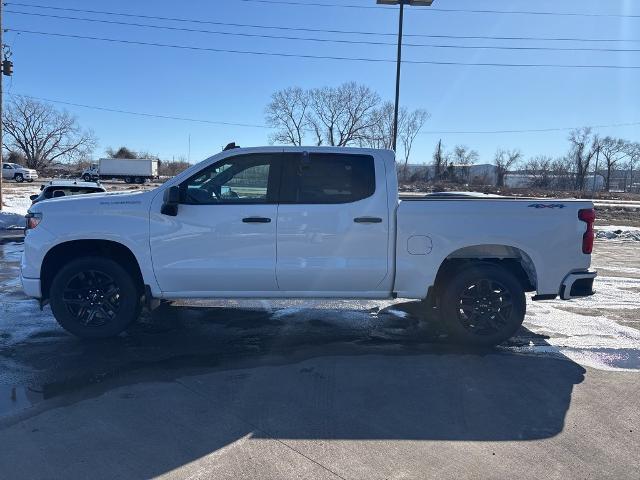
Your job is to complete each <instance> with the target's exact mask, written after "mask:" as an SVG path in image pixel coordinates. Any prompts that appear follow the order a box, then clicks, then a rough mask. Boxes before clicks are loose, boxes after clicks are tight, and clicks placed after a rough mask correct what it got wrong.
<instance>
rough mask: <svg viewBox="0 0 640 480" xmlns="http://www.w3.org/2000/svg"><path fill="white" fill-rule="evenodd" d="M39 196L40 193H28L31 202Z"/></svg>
mask: <svg viewBox="0 0 640 480" xmlns="http://www.w3.org/2000/svg"><path fill="white" fill-rule="evenodd" d="M39 196H40V195H30V196H29V200H31V201H32V202H33V201H34V200H35V199H36V198H38V197H39Z"/></svg>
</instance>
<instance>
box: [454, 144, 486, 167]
mask: <svg viewBox="0 0 640 480" xmlns="http://www.w3.org/2000/svg"><path fill="white" fill-rule="evenodd" d="M478 158H479V155H478V152H476V151H475V150H471V149H469V147H467V146H466V145H456V147H455V148H454V149H453V153H452V155H451V161H452V162H453V163H454V164H456V165H462V166H469V165H473V164H474V163H476V162H477V161H478Z"/></svg>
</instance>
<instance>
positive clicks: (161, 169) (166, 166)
mask: <svg viewBox="0 0 640 480" xmlns="http://www.w3.org/2000/svg"><path fill="white" fill-rule="evenodd" d="M190 166H191V164H190V163H189V162H188V161H187V159H186V157H184V156H180V157H178V158H177V159H176V160H171V161H170V162H167V161H165V162H160V164H159V165H158V173H159V174H160V175H161V176H165V177H175V176H176V175H178V174H179V173H181V172H183V171H184V170H186V169H187V168H189V167H190Z"/></svg>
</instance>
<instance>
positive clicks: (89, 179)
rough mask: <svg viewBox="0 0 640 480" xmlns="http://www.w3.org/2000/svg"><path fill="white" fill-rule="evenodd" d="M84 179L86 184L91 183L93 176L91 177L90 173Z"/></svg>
mask: <svg viewBox="0 0 640 480" xmlns="http://www.w3.org/2000/svg"><path fill="white" fill-rule="evenodd" d="M82 179H83V180H84V181H85V182H90V181H91V175H89V174H88V173H85V174H84V176H83V177H82Z"/></svg>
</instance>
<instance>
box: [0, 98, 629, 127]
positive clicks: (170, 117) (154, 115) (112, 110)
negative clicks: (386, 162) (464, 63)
mask: <svg viewBox="0 0 640 480" xmlns="http://www.w3.org/2000/svg"><path fill="white" fill-rule="evenodd" d="M8 95H9V96H12V97H26V98H31V99H33V100H40V101H43V102H48V103H56V104H60V105H67V106H72V107H79V108H86V109H90V110H98V111H103V112H110V113H120V114H126V115H136V116H141V117H149V118H159V119H163V120H176V121H183V122H195V123H204V124H212V125H226V126H232V127H247V128H261V129H268V128H271V127H269V126H267V125H260V124H253V123H233V122H221V121H216V120H205V119H196V118H189V117H181V116H175V115H164V114H157V113H148V112H134V111H131V110H122V109H119V108H111V107H103V106H97V105H87V104H83V103H77V102H69V101H64V100H55V99H51V98H44V97H36V96H33V95H26V94H20V93H9V94H8ZM638 125H640V122H628V123H613V124H607V125H586V126H587V127H589V128H618V127H632V126H638ZM581 127H585V125H581V126H580V127H558V128H537V129H524V130H476V131H453V130H443V131H435V130H429V131H424V132H420V135H491V134H496V135H497V134H513V133H551V132H562V131H570V130H575V129H576V128H581ZM309 131H310V130H309Z"/></svg>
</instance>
